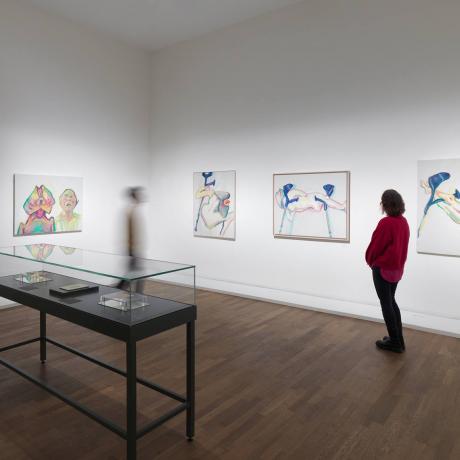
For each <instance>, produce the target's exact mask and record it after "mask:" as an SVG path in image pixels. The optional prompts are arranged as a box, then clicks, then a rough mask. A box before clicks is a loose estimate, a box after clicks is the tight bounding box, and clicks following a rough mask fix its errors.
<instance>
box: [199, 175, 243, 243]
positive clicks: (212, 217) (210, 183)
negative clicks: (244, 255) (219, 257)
mask: <svg viewBox="0 0 460 460" xmlns="http://www.w3.org/2000/svg"><path fill="white" fill-rule="evenodd" d="M235 188H236V172H235V171H203V172H196V173H193V234H194V236H201V237H208V238H220V239H227V240H234V239H235V217H236V214H235Z"/></svg>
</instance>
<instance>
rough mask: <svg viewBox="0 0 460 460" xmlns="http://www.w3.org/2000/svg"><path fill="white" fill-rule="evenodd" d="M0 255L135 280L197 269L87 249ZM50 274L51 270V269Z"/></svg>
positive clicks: (15, 249) (0, 251)
mask: <svg viewBox="0 0 460 460" xmlns="http://www.w3.org/2000/svg"><path fill="white" fill-rule="evenodd" d="M0 255H4V256H10V257H16V258H19V259H26V260H31V261H38V262H41V263H43V264H46V265H50V266H56V267H63V268H69V269H72V270H78V271H82V272H86V273H92V274H95V275H101V276H108V277H110V278H116V279H120V280H126V281H134V280H139V279H144V278H150V277H153V276H159V275H164V274H166V273H173V272H177V271H180V270H187V269H190V268H194V266H193V265H184V264H177V263H174V262H167V261H163V260H153V259H143V258H132V257H129V256H125V255H118V254H109V253H105V252H99V251H91V250H88V249H79V248H72V247H68V246H56V245H54V244H28V245H25V246H10V247H6V248H0ZM50 271H51V270H50Z"/></svg>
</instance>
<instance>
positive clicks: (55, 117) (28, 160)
mask: <svg viewBox="0 0 460 460" xmlns="http://www.w3.org/2000/svg"><path fill="white" fill-rule="evenodd" d="M151 73H152V72H151V54H149V53H147V52H144V51H140V50H137V49H134V48H131V47H128V46H126V45H124V44H121V43H117V42H114V41H113V40H110V39H108V38H105V37H104V36H103V35H99V34H97V33H94V32H92V31H89V30H87V29H85V28H82V27H79V26H77V25H74V24H73V23H72V22H69V21H67V20H64V19H62V18H60V17H58V16H53V15H51V14H49V13H45V12H42V11H41V10H39V9H36V8H35V7H31V6H30V5H28V4H27V2H23V1H22V0H0V196H1V203H2V210H3V212H2V219H1V223H2V225H0V246H9V245H13V244H18V245H23V244H31V243H42V242H50V243H51V242H52V243H55V244H63V245H70V246H77V247H85V248H89V249H99V250H105V251H117V250H118V251H119V250H120V249H121V244H122V242H123V237H124V235H123V229H124V225H123V223H124V221H123V215H122V213H121V211H122V209H123V206H124V205H125V203H124V196H123V190H124V189H125V187H127V186H129V185H147V184H148V181H149V176H150V171H149V167H150V157H151V151H150V123H151ZM16 173H25V174H45V175H63V176H77V177H83V179H84V209H83V212H84V216H83V219H84V221H83V232H82V233H70V234H62V235H48V236H43V235H40V236H33V237H13V174H16ZM38 185H40V184H38Z"/></svg>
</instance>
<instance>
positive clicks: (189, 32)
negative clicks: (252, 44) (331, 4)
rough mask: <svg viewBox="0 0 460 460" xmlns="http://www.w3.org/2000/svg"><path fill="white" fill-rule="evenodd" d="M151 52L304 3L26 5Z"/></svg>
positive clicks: (212, 0) (66, 1) (62, 0)
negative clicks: (56, 14)
mask: <svg viewBox="0 0 460 460" xmlns="http://www.w3.org/2000/svg"><path fill="white" fill-rule="evenodd" d="M28 1H29V3H32V4H34V5H37V6H39V7H42V8H45V9H47V10H49V11H53V12H55V13H58V14H60V15H61V16H64V17H66V18H68V19H71V20H73V21H74V22H77V23H80V24H84V25H86V26H90V27H92V28H95V29H98V30H101V31H103V32H105V33H108V34H110V35H112V36H113V37H116V38H118V39H121V40H123V41H126V42H128V43H131V44H133V45H137V46H140V47H143V48H147V49H150V50H157V49H160V48H163V47H165V46H169V45H172V44H174V43H177V42H180V41H184V40H189V39H191V38H194V37H197V36H200V35H204V34H206V33H208V32H211V31H214V30H218V29H221V28H224V27H227V26H229V25H232V24H236V23H238V22H241V21H244V20H246V19H249V18H252V17H255V16H259V15H262V14H264V13H267V12H269V11H273V10H276V9H278V8H282V7H285V6H288V5H292V4H294V3H300V1H303V0H28Z"/></svg>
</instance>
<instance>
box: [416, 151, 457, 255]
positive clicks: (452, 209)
mask: <svg viewBox="0 0 460 460" xmlns="http://www.w3.org/2000/svg"><path fill="white" fill-rule="evenodd" d="M417 192H418V228H417V252H422V253H428V254H441V255H449V256H460V159H453V160H424V161H419V162H418V191H417Z"/></svg>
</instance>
